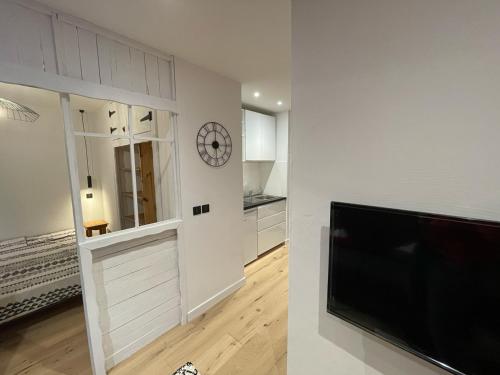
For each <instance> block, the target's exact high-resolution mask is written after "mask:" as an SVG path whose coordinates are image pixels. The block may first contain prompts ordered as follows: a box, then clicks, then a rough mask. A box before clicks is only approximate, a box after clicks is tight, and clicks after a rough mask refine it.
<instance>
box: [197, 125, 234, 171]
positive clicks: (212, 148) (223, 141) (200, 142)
mask: <svg viewBox="0 0 500 375" xmlns="http://www.w3.org/2000/svg"><path fill="white" fill-rule="evenodd" d="M196 144H197V147H198V153H199V154H200V157H201V158H202V159H203V161H204V162H205V163H207V164H208V165H210V166H212V167H222V166H223V165H224V164H226V163H227V161H228V160H229V157H230V156H231V151H232V150H233V144H232V142H231V136H230V135H229V133H228V132H227V130H226V128H224V126H222V125H221V124H219V123H218V122H213V121H212V122H207V123H206V124H204V125H203V126H202V127H201V128H200V131H199V132H198V135H197V137H196Z"/></svg>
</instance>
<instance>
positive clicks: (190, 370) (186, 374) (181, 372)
mask: <svg viewBox="0 0 500 375" xmlns="http://www.w3.org/2000/svg"><path fill="white" fill-rule="evenodd" d="M172 375H201V373H199V372H198V370H197V369H196V368H195V367H194V366H193V364H192V363H191V362H188V363H186V364H185V365H184V366H182V367H181V368H180V369H178V370H177V371H176V372H174V373H173V374H172Z"/></svg>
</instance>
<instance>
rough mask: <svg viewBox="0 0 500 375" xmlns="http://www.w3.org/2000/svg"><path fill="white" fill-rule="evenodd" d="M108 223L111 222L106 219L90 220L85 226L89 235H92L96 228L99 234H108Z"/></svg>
mask: <svg viewBox="0 0 500 375" xmlns="http://www.w3.org/2000/svg"><path fill="white" fill-rule="evenodd" d="M108 224H109V223H108V222H106V221H104V220H90V221H86V222H85V223H83V226H84V227H85V232H86V233H87V237H92V231H94V230H98V231H99V234H106V228H107V227H108Z"/></svg>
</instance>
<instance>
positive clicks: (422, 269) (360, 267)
mask: <svg viewBox="0 0 500 375" xmlns="http://www.w3.org/2000/svg"><path fill="white" fill-rule="evenodd" d="M328 278H329V280H328V304H327V306H328V312H330V313H331V314H333V315H336V316H337V317H340V318H341V319H344V320H346V321H348V322H349V323H351V324H354V325H356V326H358V327H359V328H362V329H364V330H366V331H368V332H370V333H373V334H375V335H376V336H379V337H380V338H382V339H385V340H386V341H389V342H391V343H393V344H395V345H397V346H398V347H400V348H402V349H404V350H407V351H409V352H411V353H413V354H415V355H417V356H419V357H421V358H424V359H426V360H428V361H430V362H432V363H434V364H436V365H438V366H440V367H442V368H444V369H446V370H448V371H449V372H451V373H454V374H466V375H499V374H500V223H497V222H489V221H481V220H471V219H464V218H458V217H451V216H444V215H436V214H427V213H421V212H410V211H402V210H395V209H388V208H379V207H369V206H361V205H355V204H346V203H337V202H332V204H331V227H330V264H329V274H328Z"/></svg>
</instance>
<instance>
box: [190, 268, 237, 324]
mask: <svg viewBox="0 0 500 375" xmlns="http://www.w3.org/2000/svg"><path fill="white" fill-rule="evenodd" d="M245 281H246V277H245V276H243V277H242V278H241V279H240V280H238V281H236V282H235V283H233V284H231V285H229V286H228V287H227V288H225V289H223V290H221V291H220V292H219V293H217V294H215V295H214V296H212V297H210V298H209V299H207V300H206V301H205V302H203V303H201V304H199V305H198V306H196V307H195V308H194V309H192V310H190V311H188V314H187V320H188V322H190V321H191V320H193V319H195V318H197V317H199V316H200V315H201V314H203V313H204V312H206V311H207V310H208V309H210V308H211V307H213V306H215V305H216V304H217V303H219V302H220V301H222V300H223V299H224V298H226V297H227V296H229V295H230V294H232V293H234V292H236V291H237V290H238V289H240V288H241V287H242V286H243V285H245Z"/></svg>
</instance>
